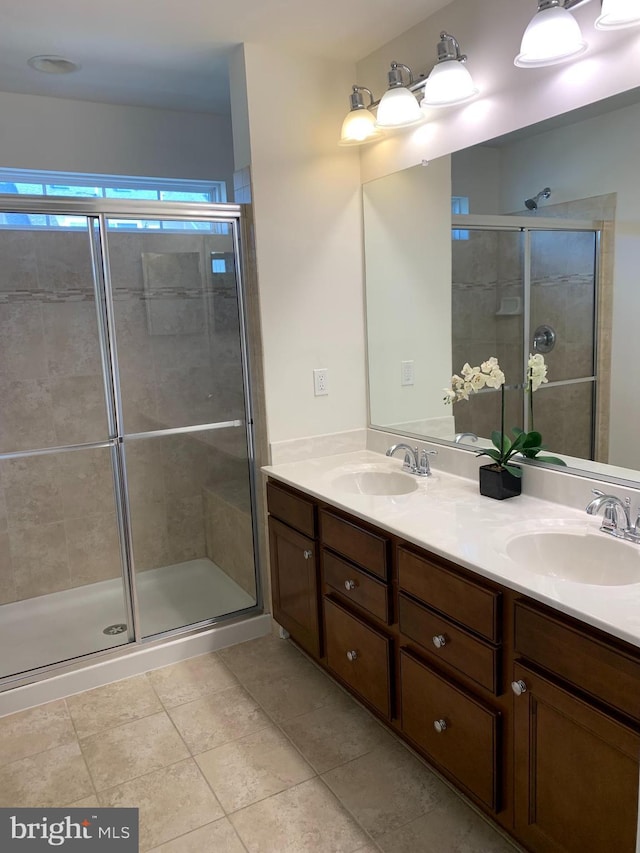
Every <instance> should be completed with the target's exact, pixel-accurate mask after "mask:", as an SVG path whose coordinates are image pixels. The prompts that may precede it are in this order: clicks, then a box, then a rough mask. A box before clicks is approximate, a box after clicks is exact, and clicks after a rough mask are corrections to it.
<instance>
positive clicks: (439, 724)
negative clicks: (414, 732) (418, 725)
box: [433, 720, 447, 735]
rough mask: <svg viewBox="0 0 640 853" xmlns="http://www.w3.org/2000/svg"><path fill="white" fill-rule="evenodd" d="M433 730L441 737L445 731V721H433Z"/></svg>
mask: <svg viewBox="0 0 640 853" xmlns="http://www.w3.org/2000/svg"><path fill="white" fill-rule="evenodd" d="M433 728H434V729H435V730H436V731H437V732H438V734H439V735H441V734H442V733H443V732H446V730H447V721H446V720H434V721H433Z"/></svg>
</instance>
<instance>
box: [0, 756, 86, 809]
mask: <svg viewBox="0 0 640 853" xmlns="http://www.w3.org/2000/svg"><path fill="white" fill-rule="evenodd" d="M93 793H94V789H93V785H92V784H91V778H90V776H89V773H88V771H87V766H86V764H85V763H84V759H83V757H82V753H81V752H80V747H79V746H78V744H77V742H76V743H68V744H65V745H64V746H57V747H55V748H54V749H49V750H47V751H46V752H40V753H38V755H34V756H32V757H29V758H22V759H21V760H20V761H14V762H13V764H7V765H6V766H5V767H3V768H1V769H0V807H9V806H22V807H33V808H36V807H43V808H45V807H48V806H52V807H53V806H64V805H65V804H67V803H71V802H73V801H74V800H79V799H81V798H83V797H88V796H91V794H93Z"/></svg>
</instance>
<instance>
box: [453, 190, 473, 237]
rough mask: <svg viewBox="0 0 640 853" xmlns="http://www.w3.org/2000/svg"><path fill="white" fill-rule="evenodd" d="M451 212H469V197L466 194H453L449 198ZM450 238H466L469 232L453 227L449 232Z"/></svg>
mask: <svg viewBox="0 0 640 853" xmlns="http://www.w3.org/2000/svg"><path fill="white" fill-rule="evenodd" d="M451 213H452V214H454V215H455V214H456V213H458V214H460V213H463V214H466V213H469V199H468V197H467V196H463V195H454V196H453V197H452V199H451ZM451 239H452V240H468V239H469V232H468V231H464V230H462V229H460V228H454V229H453V231H452V232H451Z"/></svg>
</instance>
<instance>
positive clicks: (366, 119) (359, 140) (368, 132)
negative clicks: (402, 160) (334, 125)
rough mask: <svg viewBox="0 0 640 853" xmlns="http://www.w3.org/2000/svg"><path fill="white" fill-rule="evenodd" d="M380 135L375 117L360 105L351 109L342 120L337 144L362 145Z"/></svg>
mask: <svg viewBox="0 0 640 853" xmlns="http://www.w3.org/2000/svg"><path fill="white" fill-rule="evenodd" d="M381 136H382V133H381V132H380V130H379V129H378V128H377V127H376V117H375V116H374V114H373V113H372V112H370V111H369V110H367V109H365V108H364V107H362V108H361V109H356V110H352V111H351V112H350V113H348V114H347V116H346V118H345V120H344V121H343V122H342V131H341V133H340V142H339V143H338V145H363V144H365V143H366V142H373V141H374V140H375V139H379V138H380V137H381Z"/></svg>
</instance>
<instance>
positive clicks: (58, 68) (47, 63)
mask: <svg viewBox="0 0 640 853" xmlns="http://www.w3.org/2000/svg"><path fill="white" fill-rule="evenodd" d="M27 65H28V66H29V67H30V68H33V70H34V71H41V72H42V73H43V74H71V73H73V72H74V71H77V70H78V69H79V68H80V66H79V65H78V63H77V62H72V61H71V60H70V59H65V57H64V56H53V55H51V54H49V55H46V56H32V57H31V59H27Z"/></svg>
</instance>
